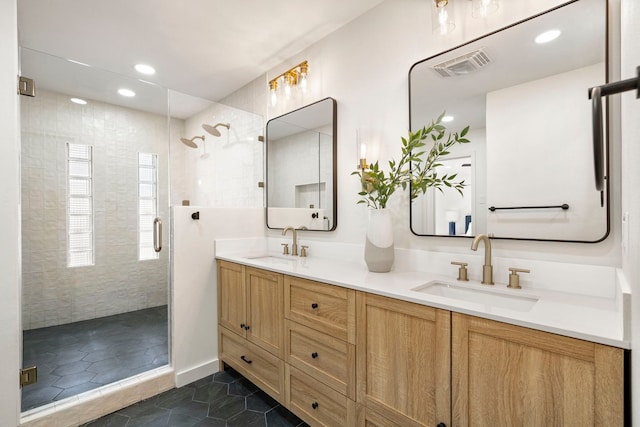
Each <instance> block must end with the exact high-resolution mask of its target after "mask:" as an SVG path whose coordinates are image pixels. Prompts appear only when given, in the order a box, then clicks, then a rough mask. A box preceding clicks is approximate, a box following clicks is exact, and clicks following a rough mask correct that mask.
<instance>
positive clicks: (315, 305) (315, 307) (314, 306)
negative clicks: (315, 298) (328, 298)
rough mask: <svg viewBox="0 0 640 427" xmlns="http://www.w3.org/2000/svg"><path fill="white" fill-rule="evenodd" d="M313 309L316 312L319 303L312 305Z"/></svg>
mask: <svg viewBox="0 0 640 427" xmlns="http://www.w3.org/2000/svg"><path fill="white" fill-rule="evenodd" d="M311 308H312V309H314V310H316V309H317V308H318V303H317V302H314V303H311Z"/></svg>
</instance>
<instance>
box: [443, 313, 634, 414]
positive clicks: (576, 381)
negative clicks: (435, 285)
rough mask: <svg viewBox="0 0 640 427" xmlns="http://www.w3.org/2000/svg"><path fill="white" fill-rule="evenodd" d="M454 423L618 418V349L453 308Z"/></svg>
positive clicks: (620, 404)
mask: <svg viewBox="0 0 640 427" xmlns="http://www.w3.org/2000/svg"><path fill="white" fill-rule="evenodd" d="M452 331H453V335H452V362H453V363H452V367H453V374H452V376H453V386H452V387H453V394H452V396H453V423H454V425H456V426H473V425H477V426H488V425H492V426H502V425H504V426H507V425H508V426H594V425H595V426H621V425H623V417H624V415H623V414H624V411H623V409H624V408H623V395H624V390H623V387H624V385H623V350H621V349H617V348H613V347H608V346H604V345H600V344H595V343H591V342H588V341H582V340H577V339H573V338H568V337H564V336H560V335H555V334H550V333H546V332H541V331H536V330H531V329H528V328H522V327H518V326H513V325H507V324H504V323H500V322H494V321H491V320H487V319H481V318H477V317H472V316H466V315H462V314H457V313H454V314H453V325H452Z"/></svg>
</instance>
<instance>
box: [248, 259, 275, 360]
mask: <svg viewBox="0 0 640 427" xmlns="http://www.w3.org/2000/svg"><path fill="white" fill-rule="evenodd" d="M245 281H246V286H247V326H246V329H247V340H249V341H251V342H252V343H254V344H256V345H258V346H260V347H262V348H263V349H265V350H267V351H268V352H270V353H271V354H273V355H275V356H277V357H279V358H281V359H283V358H284V308H283V307H284V304H283V285H282V274H278V273H273V272H270V271H265V270H258V269H255V268H249V267H247V268H246V270H245Z"/></svg>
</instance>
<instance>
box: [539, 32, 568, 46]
mask: <svg viewBox="0 0 640 427" xmlns="http://www.w3.org/2000/svg"><path fill="white" fill-rule="evenodd" d="M560 34H562V32H561V31H560V30H549V31H545V32H544V33H541V34H539V35H538V37H536V38H535V42H536V43H538V44H543V43H549V42H550V41H553V40H555V39H557V38H558V37H560Z"/></svg>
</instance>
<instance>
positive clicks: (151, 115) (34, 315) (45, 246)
mask: <svg viewBox="0 0 640 427" xmlns="http://www.w3.org/2000/svg"><path fill="white" fill-rule="evenodd" d="M20 60H21V70H22V73H23V74H24V75H26V76H29V77H31V78H33V79H35V81H36V85H37V88H38V90H37V92H36V97H35V98H28V97H21V98H20V104H21V106H20V108H21V117H20V124H21V195H22V326H23V366H24V367H27V366H34V365H35V366H37V369H38V381H37V383H36V384H34V385H29V386H26V387H24V388H23V389H22V409H23V411H27V410H30V409H32V408H36V407H39V406H42V405H47V404H53V403H54V402H58V401H60V400H61V399H64V398H67V397H70V396H74V395H77V394H80V393H83V392H86V391H88V390H92V389H95V388H99V387H102V386H105V385H107V384H110V383H112V382H114V381H118V380H122V379H125V378H127V377H130V376H132V375H136V374H139V373H142V372H144V371H148V370H150V369H154V368H157V367H160V366H163V365H167V363H168V362H169V358H168V320H167V319H168V315H167V312H168V295H169V292H168V288H169V279H168V278H169V264H170V248H169V247H168V245H166V246H165V247H164V248H161V251H160V252H157V250H158V249H159V247H158V246H156V247H155V249H154V237H156V238H157V237H158V236H156V235H155V234H157V232H158V231H159V230H155V231H156V233H155V234H154V227H153V225H154V220H155V219H156V218H162V219H163V220H164V222H165V224H170V223H171V221H170V220H169V173H168V169H169V167H168V165H169V126H168V119H167V116H168V115H167V104H168V101H167V98H168V94H167V90H166V89H163V88H161V87H159V86H155V85H149V84H146V83H142V82H139V81H137V80H135V79H132V78H126V77H123V76H120V75H116V74H113V73H108V72H105V71H103V70H100V69H98V68H96V67H86V66H82V65H79V64H78V63H74V62H71V61H68V60H66V59H63V58H58V57H54V56H51V55H48V54H44V53H41V52H36V51H33V50H29V49H25V48H22V49H21V52H20ZM119 87H127V88H131V89H132V90H134V92H136V96H135V97H133V98H124V97H121V96H119V95H118V94H117V89H118V88H119ZM71 98H80V99H82V100H84V101H85V103H84V104H82V105H80V104H77V103H74V102H73V101H72V100H71ZM145 102H149V104H145ZM167 240H169V239H166V238H165V241H167Z"/></svg>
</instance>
